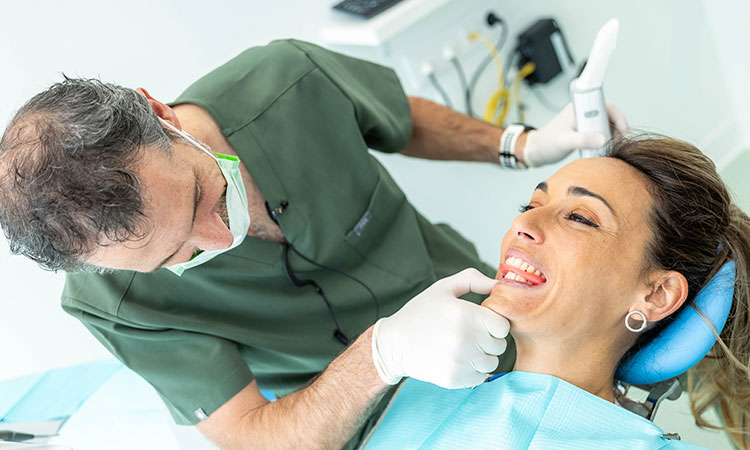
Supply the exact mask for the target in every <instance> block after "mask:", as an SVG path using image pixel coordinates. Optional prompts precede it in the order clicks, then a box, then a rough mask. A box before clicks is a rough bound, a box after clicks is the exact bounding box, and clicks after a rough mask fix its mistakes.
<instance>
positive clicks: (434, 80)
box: [427, 73, 453, 109]
mask: <svg viewBox="0 0 750 450" xmlns="http://www.w3.org/2000/svg"><path fill="white" fill-rule="evenodd" d="M427 79H428V80H430V83H432V87H434V88H435V90H436V91H438V94H440V96H441V97H443V103H445V106H447V107H448V108H450V109H453V103H452V102H451V99H450V97H448V93H447V92H445V89H443V86H441V85H440V82H439V81H438V79H437V77H436V76H435V74H434V73H431V74H429V75H427Z"/></svg>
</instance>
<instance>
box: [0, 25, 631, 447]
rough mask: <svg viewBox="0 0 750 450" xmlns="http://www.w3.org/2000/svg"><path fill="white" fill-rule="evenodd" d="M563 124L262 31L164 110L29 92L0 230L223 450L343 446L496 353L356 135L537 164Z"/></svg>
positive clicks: (109, 98) (441, 152)
mask: <svg viewBox="0 0 750 450" xmlns="http://www.w3.org/2000/svg"><path fill="white" fill-rule="evenodd" d="M609 114H610V117H611V118H613V119H614V121H615V123H617V124H619V126H620V128H624V127H625V123H624V119H623V118H622V116H621V115H620V114H619V113H618V112H617V111H616V109H614V108H611V109H610V111H609ZM574 128H575V127H574V118H573V114H572V110H571V109H570V107H566V108H565V109H564V110H563V111H562V112H561V113H560V114H559V115H558V116H556V117H555V118H554V119H553V120H552V121H551V122H550V123H548V124H547V125H546V126H544V127H542V128H541V129H539V130H531V129H529V128H527V127H524V126H520V125H518V126H511V127H508V129H507V130H503V129H500V128H497V127H494V126H491V125H488V124H486V123H483V122H481V121H478V120H475V119H473V118H470V117H467V116H464V115H461V114H459V113H456V112H453V111H451V110H450V109H448V108H445V107H442V106H439V105H437V104H435V103H432V102H430V101H428V100H425V99H421V98H413V97H406V95H405V94H404V92H403V90H402V89H401V86H400V84H399V81H398V79H397V78H396V76H395V75H394V73H393V72H392V71H391V70H389V69H386V68H383V67H381V66H378V65H375V64H371V63H368V62H364V61H360V60H356V59H353V58H349V57H346V56H343V55H340V54H336V53H333V52H330V51H327V50H325V49H322V48H320V47H317V46H314V45H312V44H308V43H304V42H299V41H293V40H289V41H276V42H273V43H271V44H269V45H267V46H264V47H256V48H251V49H249V50H247V51H245V52H243V53H242V54H240V55H239V56H237V57H236V58H234V59H232V60H231V61H229V62H227V63H226V64H224V65H223V66H221V67H219V68H217V69H216V70H214V71H213V72H211V73H209V74H208V75H206V76H205V77H203V78H201V79H200V80H198V81H197V82H196V83H194V84H193V85H192V86H190V87H189V88H188V89H187V90H186V91H185V92H184V93H183V94H182V95H181V96H180V97H179V98H178V99H177V100H176V101H175V102H173V103H171V104H170V105H166V104H164V103H162V102H160V101H158V100H156V99H154V98H153V97H151V96H150V95H149V94H148V92H147V91H145V90H143V89H138V90H133V89H129V88H124V87H121V86H116V85H112V84H107V83H103V82H101V81H98V80H83V79H66V80H64V81H63V82H61V83H58V84H56V85H53V86H52V87H50V88H49V89H48V90H46V91H44V92H42V93H40V94H38V95H36V96H35V97H33V98H32V99H31V100H30V101H29V102H28V103H27V104H26V105H24V106H23V107H22V108H21V109H20V110H19V111H18V113H17V114H16V116H15V117H14V119H13V120H12V121H11V123H10V125H9V126H8V128H7V130H6V132H5V134H4V135H3V138H2V141H1V142H0V225H2V228H3V230H4V232H5V234H6V236H7V237H8V241H9V243H10V246H11V249H12V251H13V252H15V253H18V254H23V255H26V256H27V257H30V258H32V259H33V260H35V261H37V262H38V263H39V264H40V265H41V266H42V267H44V268H47V269H50V270H64V271H66V272H67V276H66V277H67V278H66V286H65V289H64V292H63V294H62V306H63V308H64V309H65V310H66V311H67V312H68V313H70V314H71V315H73V316H75V317H76V318H78V319H79V320H80V321H81V322H82V323H83V324H84V325H85V326H86V327H87V328H88V329H89V330H90V331H91V333H92V334H93V335H94V336H95V337H96V338H97V339H98V340H99V341H101V342H102V344H103V345H105V346H106V347H107V348H108V349H109V350H110V351H111V352H112V353H113V354H114V355H115V356H116V357H117V358H118V359H120V360H121V361H123V363H125V364H126V365H127V366H128V367H130V368H131V369H133V370H134V371H136V372H137V373H139V374H140V375H141V376H142V377H143V378H144V379H146V380H147V381H148V382H149V383H150V384H151V385H152V386H154V388H155V389H156V391H157V392H158V393H159V395H160V396H161V397H162V399H163V400H164V402H165V404H166V405H167V407H168V408H169V410H170V412H171V414H172V415H173V417H174V419H175V420H176V422H177V423H179V424H186V425H197V427H198V428H199V429H200V430H201V431H202V432H203V433H204V434H206V435H207V436H208V437H209V438H211V439H212V440H213V441H214V442H216V443H217V444H218V445H219V446H221V447H222V448H233V449H234V448H356V446H357V444H358V443H359V442H360V441H361V440H362V438H363V437H364V436H365V435H366V434H367V433H368V432H369V431H370V430H371V429H372V428H373V426H374V424H375V423H376V421H377V419H378V417H379V415H380V413H381V412H382V411H383V409H384V408H385V406H386V404H387V402H388V400H389V399H390V397H391V396H392V394H393V391H394V390H393V389H392V388H389V386H392V385H395V384H396V383H398V382H399V380H401V379H402V378H403V377H414V378H418V379H420V380H424V381H428V382H432V383H435V384H437V385H440V386H443V387H447V388H457V387H465V386H473V385H476V384H478V383H481V382H482V381H483V380H484V379H485V378H486V377H487V374H488V373H490V372H492V371H493V370H495V369H496V368H498V364H499V367H500V368H503V367H506V368H507V367H511V366H512V363H513V353H512V352H510V351H509V352H505V350H506V347H507V342H506V336H507V333H508V322H507V321H506V320H505V319H504V318H503V317H502V316H500V315H497V314H495V313H493V312H491V311H489V310H487V309H484V308H482V307H480V306H478V303H479V302H480V301H481V300H482V299H483V298H484V297H483V296H485V295H486V294H488V293H489V292H490V290H491V288H492V286H494V283H495V281H494V280H493V279H492V278H489V277H491V276H493V275H494V269H493V268H492V267H490V266H488V265H486V264H484V263H482V262H481V261H480V260H479V257H478V255H477V253H476V250H475V249H474V247H473V245H472V244H471V243H470V242H468V241H467V240H465V239H464V238H463V237H461V236H460V235H459V234H458V233H457V232H456V231H454V230H452V229H451V228H449V227H447V226H445V225H434V224H431V223H429V222H428V221H427V220H426V219H425V218H423V217H422V216H421V215H420V214H419V213H418V212H417V211H416V210H415V209H414V207H413V206H412V205H411V204H410V203H409V202H408V201H407V200H406V198H405V196H404V194H403V192H402V191H401V190H400V189H399V187H398V186H397V185H396V183H395V182H394V181H393V180H392V179H391V177H390V176H389V174H388V173H387V172H386V171H385V169H384V168H383V167H382V166H380V164H378V162H377V160H376V159H375V158H373V157H372V156H371V155H370V154H369V152H368V148H371V149H375V150H378V151H384V152H400V153H402V154H404V155H407V156H413V157H420V158H428V159H441V160H462V161H484V162H489V163H494V164H500V165H504V166H506V167H510V168H524V167H536V166H540V165H543V164H550V163H554V162H557V161H559V160H561V159H562V158H564V157H565V156H566V155H567V154H568V153H569V152H570V151H572V150H573V149H576V148H598V147H600V146H601V145H602V144H603V141H604V137H603V136H602V135H599V134H595V133H579V132H577V131H575V129H574ZM467 267H474V268H476V269H466V270H463V271H462V269H465V268H467ZM477 269H478V270H477ZM457 272H459V273H458V274H456V273H457ZM482 273H484V275H483V274H482ZM453 274H456V275H453ZM459 297H462V299H460V298H459ZM410 299H411V300H410ZM511 348H512V347H511ZM499 355H503V356H502V358H498V356H499ZM260 389H264V390H271V391H274V392H275V393H276V395H277V396H278V397H279V400H277V401H275V402H269V401H268V400H266V399H265V397H264V396H263V395H261V392H260Z"/></svg>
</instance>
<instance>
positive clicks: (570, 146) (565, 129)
mask: <svg viewBox="0 0 750 450" xmlns="http://www.w3.org/2000/svg"><path fill="white" fill-rule="evenodd" d="M607 115H609V123H610V131H611V133H612V136H613V137H618V136H621V135H624V134H626V133H627V132H628V122H627V120H625V116H624V115H623V114H622V113H621V112H620V110H619V109H618V108H617V107H616V106H615V105H613V104H612V103H607ZM606 141H607V139H606V137H605V136H604V135H603V134H601V133H596V132H588V133H584V132H581V131H577V130H576V118H575V115H574V114H573V105H572V104H570V103H568V104H567V105H565V107H564V108H563V109H562V110H561V111H560V112H559V113H558V114H557V115H556V116H555V117H554V118H553V119H552V120H550V121H549V122H548V123H547V124H546V125H544V126H543V127H542V128H540V129H538V130H532V131H530V132H529V134H528V136H527V137H526V145H525V146H524V149H523V162H524V163H525V164H526V166H527V167H539V166H543V165H545V164H552V163H556V162H558V161H560V160H561V159H563V158H565V157H566V156H568V154H569V153H570V152H572V151H573V150H575V149H579V148H585V149H596V148H600V147H602V146H604V144H605V143H606Z"/></svg>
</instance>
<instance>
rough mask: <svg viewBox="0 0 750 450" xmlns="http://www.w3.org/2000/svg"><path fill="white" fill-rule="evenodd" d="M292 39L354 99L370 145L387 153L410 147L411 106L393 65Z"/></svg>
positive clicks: (366, 139)
mask: <svg viewBox="0 0 750 450" xmlns="http://www.w3.org/2000/svg"><path fill="white" fill-rule="evenodd" d="M288 42H290V43H291V44H292V45H294V46H296V47H297V48H298V49H300V50H301V51H303V52H304V53H305V54H306V55H307V57H308V58H309V59H310V61H312V63H313V64H315V66H316V67H317V68H318V69H320V71H321V72H323V73H324V74H325V75H326V76H327V77H328V78H329V79H330V80H331V82H332V83H333V84H334V85H335V86H336V87H337V88H338V89H339V90H340V91H341V92H342V93H343V94H344V95H345V96H346V97H347V98H348V99H349V100H350V101H351V102H352V104H353V105H354V110H355V113H356V116H357V122H358V124H359V129H360V131H361V133H362V136H363V137H364V139H365V142H366V143H367V146H368V147H370V148H372V149H375V150H379V151H382V152H386V153H396V152H400V151H402V150H403V149H404V148H405V147H406V144H408V142H409V140H410V139H411V134H412V119H411V109H410V107H409V101H408V99H407V98H406V94H405V93H404V90H403V88H402V87H401V82H400V81H399V80H398V77H397V76H396V74H395V73H394V72H393V70H392V69H389V68H387V67H383V66H381V65H378V64H374V63H371V62H368V61H363V60H360V59H356V58H352V57H349V56H345V55H342V54H340V53H335V52H332V51H330V50H326V49H324V48H322V47H318V46H316V45H313V44H310V43H307V42H301V41H295V40H290V41H288ZM326 113H330V114H335V113H337V112H336V111H327V112H326ZM340 113H342V114H343V113H346V112H345V111H341V112H340Z"/></svg>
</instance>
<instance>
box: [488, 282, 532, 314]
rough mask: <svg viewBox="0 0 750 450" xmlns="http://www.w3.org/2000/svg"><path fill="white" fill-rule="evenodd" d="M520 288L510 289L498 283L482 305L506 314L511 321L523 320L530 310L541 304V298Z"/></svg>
mask: <svg viewBox="0 0 750 450" xmlns="http://www.w3.org/2000/svg"><path fill="white" fill-rule="evenodd" d="M529 294H530V293H524V292H522V291H519V290H518V289H509V288H508V286H505V285H502V284H498V285H496V286H495V287H494V288H492V291H491V292H490V295H489V297H487V298H486V299H485V300H484V301H483V302H482V306H484V307H485V308H489V309H491V310H492V311H494V312H496V313H498V314H500V315H502V316H504V317H505V318H507V319H508V320H510V321H511V322H513V321H514V320H523V318H524V317H527V316H529V314H530V312H531V311H532V310H534V309H535V307H537V306H539V304H540V300H541V299H538V298H536V297H537V295H529Z"/></svg>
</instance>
